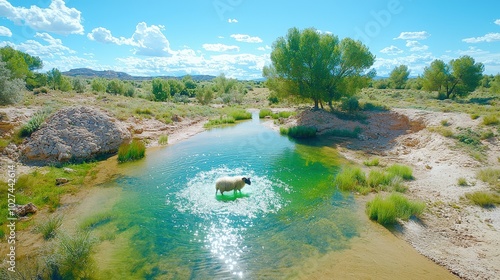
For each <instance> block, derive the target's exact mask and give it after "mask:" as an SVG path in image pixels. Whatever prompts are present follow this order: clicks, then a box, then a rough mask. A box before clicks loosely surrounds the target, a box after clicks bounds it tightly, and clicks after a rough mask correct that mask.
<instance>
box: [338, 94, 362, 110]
mask: <svg viewBox="0 0 500 280" xmlns="http://www.w3.org/2000/svg"><path fill="white" fill-rule="evenodd" d="M340 108H342V110H344V111H347V112H355V111H358V110H359V109H360V107H359V101H358V99H357V98H356V97H354V96H351V97H349V98H344V99H342V101H341V104H340Z"/></svg>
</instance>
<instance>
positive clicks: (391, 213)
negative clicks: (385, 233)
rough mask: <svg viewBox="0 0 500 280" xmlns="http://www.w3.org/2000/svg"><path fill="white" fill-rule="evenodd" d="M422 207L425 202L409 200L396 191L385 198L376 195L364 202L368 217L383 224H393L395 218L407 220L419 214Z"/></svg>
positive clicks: (395, 220)
mask: <svg viewBox="0 0 500 280" xmlns="http://www.w3.org/2000/svg"><path fill="white" fill-rule="evenodd" d="M424 209H425V203H423V202H414V201H410V200H408V199H407V198H406V197H405V196H403V195H401V194H398V193H393V194H391V195H390V196H388V197H386V198H382V197H381V196H380V195H377V196H376V197H375V198H374V199H373V200H372V201H370V202H368V203H367V204H366V213H367V214H368V216H369V218H370V219H371V220H374V221H377V222H378V223H380V224H382V225H385V226H387V225H392V224H395V223H396V222H397V219H402V220H408V219H409V218H410V217H411V216H419V215H421V214H422V213H423V211H424Z"/></svg>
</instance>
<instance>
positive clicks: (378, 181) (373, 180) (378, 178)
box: [366, 170, 392, 190]
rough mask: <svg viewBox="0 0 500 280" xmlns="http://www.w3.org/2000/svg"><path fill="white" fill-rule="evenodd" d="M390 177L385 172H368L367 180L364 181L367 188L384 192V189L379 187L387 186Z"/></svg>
mask: <svg viewBox="0 0 500 280" xmlns="http://www.w3.org/2000/svg"><path fill="white" fill-rule="evenodd" d="M391 180H392V176H391V175H390V174H388V173H386V172H383V171H379V170H370V173H368V179H367V180H366V182H367V184H368V186H370V187H372V188H374V189H377V188H378V189H382V190H385V189H386V188H380V187H381V186H388V185H389V184H390V183H391Z"/></svg>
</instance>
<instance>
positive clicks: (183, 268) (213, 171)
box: [96, 115, 446, 279]
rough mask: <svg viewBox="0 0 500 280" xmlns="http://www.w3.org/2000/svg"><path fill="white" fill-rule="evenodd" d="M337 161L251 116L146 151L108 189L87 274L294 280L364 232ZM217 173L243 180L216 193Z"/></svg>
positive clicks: (326, 149) (330, 152)
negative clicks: (109, 199)
mask: <svg viewBox="0 0 500 280" xmlns="http://www.w3.org/2000/svg"><path fill="white" fill-rule="evenodd" d="M341 162H342V160H341V159H340V158H339V157H338V154H337V152H336V150H335V149H333V148H329V147H321V146H310V145H302V144H299V143H296V142H293V141H291V140H289V139H288V138H287V137H283V136H280V135H279V134H278V133H276V132H275V131H272V130H271V129H269V128H266V127H265V126H263V125H262V124H261V123H260V121H259V120H258V116H256V115H254V119H253V120H252V121H248V122H244V123H241V124H238V125H236V126H233V127H227V128H222V129H213V130H210V131H207V132H204V133H201V134H198V135H196V136H194V137H192V138H190V139H188V140H186V141H184V142H181V143H178V144H176V145H173V146H169V147H166V148H165V149H161V150H155V152H154V153H148V155H147V158H146V159H145V160H143V161H140V162H136V163H131V164H127V165H124V166H123V167H122V168H124V169H126V171H125V172H124V173H125V174H128V175H126V176H121V177H120V178H118V179H117V180H115V181H113V182H111V183H109V186H119V187H121V188H122V189H123V191H122V193H121V198H120V200H119V202H118V203H116V205H115V206H114V208H113V210H112V211H113V213H114V217H113V220H112V221H111V222H110V223H108V224H105V225H103V226H101V227H99V228H97V229H96V234H97V235H98V236H100V237H101V239H103V240H105V241H104V242H103V243H102V244H101V245H99V247H98V252H97V254H96V263H97V267H98V273H97V274H98V275H97V276H98V277H99V278H112V279H119V278H122V279H125V278H126V279H134V278H136V279H172V278H174V279H238V278H243V279H277V278H290V277H291V278H300V277H304V271H306V270H307V269H306V268H304V263H307V262H311V260H316V259H325V258H331V260H330V259H328V262H335V259H336V258H340V259H341V258H342V252H344V251H345V252H351V251H352V250H351V248H353V246H352V245H353V244H352V241H353V240H358V241H359V240H363V236H364V235H363V236H361V235H362V233H363V232H366V226H367V223H368V222H367V221H366V219H364V218H360V213H359V212H360V211H359V207H358V205H357V203H356V201H355V200H354V198H353V197H352V196H350V195H344V194H341V193H339V192H337V191H336V190H335V189H334V188H332V186H331V180H332V178H333V176H334V174H335V173H336V172H337V171H338V166H339V165H340V164H341ZM225 175H230V176H231V175H247V176H249V177H251V181H252V184H251V185H250V186H248V185H246V186H245V187H244V188H243V189H242V193H241V194H233V192H226V193H225V194H224V195H221V194H220V193H218V194H217V195H216V194H215V180H216V179H217V178H218V177H221V176H225ZM387 245H388V246H391V245H390V244H387ZM405 252H406V251H405ZM337 253H338V254H340V255H336V254H337ZM415 254H416V253H415ZM416 255H417V254H416ZM339 256H340V257H339ZM410 257H411V256H410ZM313 262H314V261H313ZM416 265H418V264H416ZM429 265H430V267H433V266H432V265H433V264H429ZM436 269H437V270H436V271H438V270H439V269H440V267H438V266H436ZM315 271H317V270H315ZM439 271H441V270H439ZM442 272H443V271H441V273H442ZM311 273H313V274H314V271H313V272H311ZM321 275H324V274H321ZM426 275H427V276H428V274H426ZM444 275H446V273H444ZM306 278H307V277H306ZM314 278H317V277H314ZM319 278H321V276H319ZM441 278H442V277H441ZM415 279H417V278H415Z"/></svg>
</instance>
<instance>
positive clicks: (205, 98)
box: [196, 86, 214, 105]
mask: <svg viewBox="0 0 500 280" xmlns="http://www.w3.org/2000/svg"><path fill="white" fill-rule="evenodd" d="M196 99H197V100H198V102H200V103H201V104H202V105H208V104H210V102H212V100H213V99H214V91H213V90H212V89H211V88H210V87H208V86H203V87H201V88H198V90H197V91H196Z"/></svg>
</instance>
